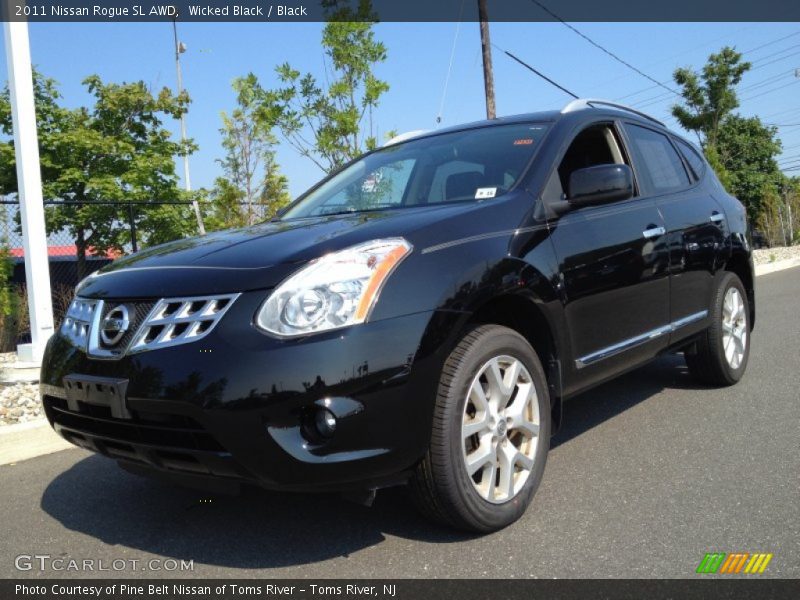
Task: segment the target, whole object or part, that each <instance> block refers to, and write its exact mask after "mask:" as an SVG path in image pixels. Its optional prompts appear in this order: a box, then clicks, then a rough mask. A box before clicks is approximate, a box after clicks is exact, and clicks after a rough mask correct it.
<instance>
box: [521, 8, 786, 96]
mask: <svg viewBox="0 0 800 600" xmlns="http://www.w3.org/2000/svg"><path fill="white" fill-rule="evenodd" d="M533 1H535V0H533ZM797 35H800V31H796V32H794V33H791V34H789V35H785V36H783V37H780V38H778V39H775V40H771V41H769V42H767V43H765V44H762V45H760V46H756V47H755V48H751V49H750V50H745V51H743V52H741V54H742V56H744V55H746V54H751V53H753V52H756V51H758V50H761V49H762V48H766V47H767V46H772V45H773V44H777V43H778V42H782V41H784V40H787V39H789V38H791V37H795V36H797ZM795 47H796V46H789V47H787V48H784V49H782V50H779V51H778V52H776V53H775V54H780V53H781V52H785V51H786V50H791V49H792V48H795ZM775 54H771V55H768V56H763V57H761V58H760V59H758V60H759V61H761V60H764V59H766V58H770V57H772V56H775ZM673 56H676V55H673ZM790 56H794V54H790V55H788V56H785V57H783V58H779V59H777V60H776V61H771V62H769V63H765V64H763V65H759V66H758V67H754V68H753V69H751V71H754V70H755V69H757V68H761V67H766V66H767V65H771V64H773V63H774V62H779V61H781V60H783V59H784V58H789V57H790ZM669 81H671V80H666V81H663V82H661V83H665V84H666V83H668V82H669ZM657 87H665V86H663V85H661V84H659V85H653V86H650V87H647V88H643V89H641V90H639V91H636V92H632V93H630V94H627V95H625V96H621V97H619V98H617V100H624V99H625V98H630V97H631V96H637V95H639V94H641V93H643V92H647V91H649V90H652V89H655V88H657ZM667 89H669V88H667ZM670 91H672V90H670ZM642 102H645V100H642Z"/></svg>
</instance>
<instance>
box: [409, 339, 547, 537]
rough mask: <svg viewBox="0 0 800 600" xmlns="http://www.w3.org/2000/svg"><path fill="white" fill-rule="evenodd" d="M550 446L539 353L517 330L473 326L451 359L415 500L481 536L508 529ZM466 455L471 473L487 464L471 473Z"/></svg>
mask: <svg viewBox="0 0 800 600" xmlns="http://www.w3.org/2000/svg"><path fill="white" fill-rule="evenodd" d="M495 367H496V368H495ZM515 373H516V375H517V376H516V377H514V375H515ZM500 375H502V381H501V377H500ZM512 379H513V380H514V385H513V386H512V385H510V383H511V381H512ZM483 394H485V395H483ZM468 396H469V398H468ZM509 396H510V398H509ZM482 398H483V399H485V400H486V402H485V403H483V402H482ZM503 405H505V408H503ZM480 406H483V408H480ZM500 409H502V410H500ZM501 421H502V423H503V424H502V425H501ZM462 426H463V427H464V428H468V429H465V430H464V431H463V432H462ZM473 431H474V432H475V433H474V434H470V432H473ZM549 448H550V397H549V394H548V387H547V381H546V379H545V375H544V370H543V369H542V365H541V362H540V361H539V358H538V356H537V355H536V352H535V351H534V350H533V348H531V346H530V344H529V343H528V342H527V341H526V340H525V338H523V337H522V336H521V335H519V334H518V333H517V332H515V331H514V330H512V329H508V328H506V327H501V326H498V325H481V326H478V327H475V328H473V329H471V330H469V331H467V332H466V334H465V335H464V336H463V337H462V339H461V341H460V342H459V343H458V345H457V346H456V348H455V349H454V350H453V351H452V353H451V354H450V356H449V357H448V358H447V360H446V361H445V365H444V369H443V370H442V375H441V378H440V380H439V388H438V393H437V397H436V406H435V409H434V415H433V430H432V434H431V441H430V447H429V449H428V452H427V454H426V455H425V457H424V458H423V460H422V461H421V462H420V464H419V465H418V466H417V468H416V470H415V472H414V475H413V476H412V478H411V481H410V490H411V494H412V498H413V500H414V503H415V504H416V506H417V507H418V508H419V509H420V511H421V512H422V513H423V514H424V515H426V516H427V517H429V518H431V519H433V520H435V521H437V522H439V523H442V524H445V525H449V526H451V527H455V528H458V529H462V530H466V531H471V532H477V533H489V532H492V531H496V530H498V529H502V528H503V527H505V526H507V525H509V524H511V523H513V522H514V521H516V520H517V519H519V518H520V517H521V516H522V514H523V513H524V512H525V509H526V508H527V506H528V504H530V501H531V499H532V498H533V495H534V494H535V492H536V489H537V488H538V487H539V483H540V482H541V480H542V476H543V474H544V467H545V462H546V460H547V453H548V450H549ZM468 455H469V458H470V461H471V462H472V466H473V470H474V469H476V465H482V466H479V467H477V470H474V472H473V474H472V475H470V474H469V472H468V466H467V460H468ZM486 455H489V458H488V459H486V460H483V461H482V460H477V458H476V457H481V458H482V459H485V457H486ZM512 456H513V458H512ZM493 465H494V466H493ZM509 473H510V475H509ZM492 482H494V484H495V485H494V486H492V485H491V483H492Z"/></svg>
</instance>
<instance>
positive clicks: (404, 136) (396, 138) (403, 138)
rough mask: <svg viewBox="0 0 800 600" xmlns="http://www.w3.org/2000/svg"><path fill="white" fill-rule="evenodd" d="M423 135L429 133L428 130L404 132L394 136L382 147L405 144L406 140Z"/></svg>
mask: <svg viewBox="0 0 800 600" xmlns="http://www.w3.org/2000/svg"><path fill="white" fill-rule="evenodd" d="M425 133H430V130H429V129H415V130H414V131H406V132H405V133H401V134H400V135H396V136H394V137H393V138H392V139H390V140H389V141H388V142H386V143H385V144H384V145H383V147H384V148H385V147H386V146H391V145H393V144H399V143H400V142H405V141H406V140H410V139H411V138H415V137H417V136H420V135H423V134H425Z"/></svg>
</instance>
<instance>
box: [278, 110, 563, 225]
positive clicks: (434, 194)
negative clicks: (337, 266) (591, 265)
mask: <svg viewBox="0 0 800 600" xmlns="http://www.w3.org/2000/svg"><path fill="white" fill-rule="evenodd" d="M546 130H547V127H546V126H545V125H543V124H540V123H524V124H520V123H517V124H514V125H494V126H489V127H482V128H479V129H470V130H466V131H456V132H453V133H446V134H443V135H437V136H433V137H430V138H423V139H418V140H410V141H408V142H404V143H401V144H397V145H392V146H388V147H386V148H382V149H380V150H378V151H377V152H374V153H372V154H370V155H368V156H365V157H364V158H362V159H361V160H358V161H356V162H354V163H353V164H352V165H350V166H349V167H347V168H346V169H344V170H343V171H341V172H340V173H338V174H336V175H334V176H333V177H332V178H331V179H329V180H328V181H326V182H325V183H324V184H322V185H321V186H320V187H318V188H317V189H316V190H314V191H312V192H310V193H309V194H308V195H306V196H305V197H303V198H302V199H300V200H299V201H298V202H297V203H296V204H295V205H293V206H292V207H290V208H289V210H288V211H286V213H284V214H283V216H282V217H281V218H282V219H298V218H303V217H313V216H319V215H333V214H342V213H354V212H362V211H368V210H380V209H396V208H408V207H414V206H425V205H430V204H441V203H444V202H459V201H462V202H463V201H467V200H472V201H474V200H486V199H490V198H496V197H498V196H502V195H503V194H505V193H506V192H507V191H508V190H509V189H511V187H512V186H513V185H514V184H515V183H516V182H517V180H518V179H519V177H520V176H521V175H522V172H523V171H524V169H525V167H526V166H527V165H528V162H529V161H530V159H531V157H532V156H533V153H534V151H535V149H536V147H537V146H538V144H539V142H540V141H541V140H542V137H543V136H544V133H545V131H546Z"/></svg>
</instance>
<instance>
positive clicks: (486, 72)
mask: <svg viewBox="0 0 800 600" xmlns="http://www.w3.org/2000/svg"><path fill="white" fill-rule="evenodd" d="M478 20H479V21H480V26H481V53H482V54H483V87H484V89H485V91H486V118H487V119H494V118H495V117H496V116H497V113H496V111H495V106H494V73H493V70H492V41H491V39H490V38H489V13H488V11H487V10H486V0H478Z"/></svg>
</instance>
